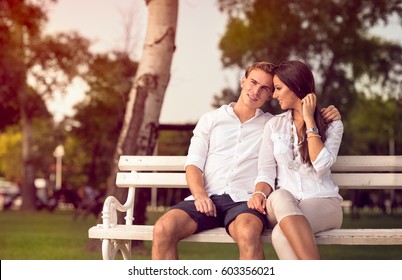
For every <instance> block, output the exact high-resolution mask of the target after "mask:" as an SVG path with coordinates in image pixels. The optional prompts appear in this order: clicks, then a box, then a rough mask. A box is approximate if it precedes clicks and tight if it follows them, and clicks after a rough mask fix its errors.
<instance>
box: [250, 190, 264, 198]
mask: <svg viewBox="0 0 402 280" xmlns="http://www.w3.org/2000/svg"><path fill="white" fill-rule="evenodd" d="M255 194H260V195H262V196H263V197H264V199H267V195H266V194H265V193H263V192H261V191H256V192H253V193H252V194H251V196H253V195H255Z"/></svg>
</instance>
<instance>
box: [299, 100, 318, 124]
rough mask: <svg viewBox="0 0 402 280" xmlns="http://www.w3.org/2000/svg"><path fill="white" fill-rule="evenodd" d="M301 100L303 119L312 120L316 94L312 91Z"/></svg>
mask: <svg viewBox="0 0 402 280" xmlns="http://www.w3.org/2000/svg"><path fill="white" fill-rule="evenodd" d="M301 102H302V106H303V119H304V121H305V122H306V123H307V122H309V121H310V122H311V121H314V112H315V107H316V106H317V96H316V95H315V94H314V93H309V94H307V95H306V96H305V97H304V98H303V99H302V101H301Z"/></svg>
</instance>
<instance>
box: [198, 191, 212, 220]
mask: <svg viewBox="0 0 402 280" xmlns="http://www.w3.org/2000/svg"><path fill="white" fill-rule="evenodd" d="M194 205H195V208H196V209H197V211H198V212H200V213H204V214H205V215H207V216H213V217H216V207H215V204H214V203H213V202H212V200H211V199H210V198H209V197H208V196H202V197H197V198H195V200H194Z"/></svg>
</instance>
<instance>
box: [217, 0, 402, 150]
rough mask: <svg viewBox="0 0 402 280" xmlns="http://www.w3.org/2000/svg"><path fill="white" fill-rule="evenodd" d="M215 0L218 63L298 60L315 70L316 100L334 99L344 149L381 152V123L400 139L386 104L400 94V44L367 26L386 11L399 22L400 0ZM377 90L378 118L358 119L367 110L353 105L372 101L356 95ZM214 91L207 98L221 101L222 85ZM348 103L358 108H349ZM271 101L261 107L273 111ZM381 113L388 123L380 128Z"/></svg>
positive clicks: (330, 101) (382, 19)
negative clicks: (223, 23)
mask: <svg viewBox="0 0 402 280" xmlns="http://www.w3.org/2000/svg"><path fill="white" fill-rule="evenodd" d="M219 4H220V8H221V10H222V11H224V12H227V13H228V15H229V19H228V23H227V27H226V32H225V33H224V34H223V36H222V38H221V40H220V44H219V47H220V49H221V51H222V62H223V64H224V66H226V67H229V66H237V67H239V68H240V69H244V68H245V67H246V66H247V65H249V64H251V63H252V62H255V61H260V60H265V61H271V62H273V63H279V62H281V61H283V60H287V59H301V60H304V61H305V62H307V63H308V64H309V65H310V66H311V67H312V69H313V70H314V72H315V78H316V83H317V87H316V88H317V92H316V94H317V95H318V96H319V102H320V106H321V107H326V106H328V105H330V104H332V105H335V106H336V107H337V108H338V109H339V111H340V112H341V115H342V119H343V121H344V122H345V123H346V133H347V134H348V135H345V139H347V140H348V141H347V145H348V146H350V147H347V148H343V149H342V150H343V151H344V152H348V153H349V152H350V153H367V154H376V153H384V152H385V151H386V149H385V146H386V142H387V138H388V139H389V137H391V134H390V132H389V131H391V130H389V129H393V130H394V135H395V137H396V139H397V143H401V141H402V140H401V137H400V132H399V131H398V130H397V129H396V128H395V127H394V123H395V121H397V120H398V119H400V114H398V113H397V112H395V111H394V108H395V106H396V105H397V104H399V103H400V99H401V96H402V88H401V83H402V75H401V74H402V68H401V65H402V46H401V44H400V43H398V42H394V41H387V40H385V39H384V38H380V37H377V36H373V35H370V33H369V31H370V28H372V27H374V26H376V25H378V24H381V23H385V24H386V23H387V22H388V20H389V19H390V17H391V16H394V17H395V18H396V20H399V21H400V22H402V20H401V19H402V1H401V0H392V1H385V0H381V1H371V0H359V1H346V0H341V1H338V0H330V1H319V0H306V1H298V0H290V1H285V2H284V1H281V0H273V1H264V0H248V1H240V0H219ZM377 95H379V96H382V101H380V100H377V101H379V102H381V104H383V105H384V104H386V106H378V107H376V108H377V109H378V110H377V111H376V115H375V118H376V119H378V125H377V126H376V125H374V123H373V122H371V119H372V118H373V115H371V117H370V122H368V123H367V124H365V125H363V124H364V122H367V121H368V118H367V117H368V115H367V114H364V115H361V116H360V115H358V112H359V113H361V112H363V111H366V110H367V109H364V106H365V105H363V104H366V103H367V104H370V106H371V103H372V101H370V99H368V100H367V101H364V99H365V98H372V96H377ZM222 96H223V97H217V98H215V99H217V100H218V101H219V102H220V103H222V100H225V99H227V98H228V96H227V90H225V91H224V92H223V95H222ZM228 101H230V100H228ZM374 102H375V101H374ZM215 103H216V102H215ZM268 108H269V109H268ZM356 108H361V109H358V112H357V110H356ZM271 109H272V106H271V107H267V108H265V110H270V111H271V112H273V113H277V110H271ZM386 110H391V112H383V111H386ZM392 114H393V115H392ZM390 116H393V118H392V117H390ZM382 117H385V119H384V121H382V122H381V121H380V120H381V118H382ZM395 118H396V119H395ZM389 121H391V123H392V125H391V126H392V127H391V128H386V127H382V129H380V127H379V126H380V125H381V124H382V125H384V123H387V122H389ZM355 125H357V127H355ZM362 130H364V131H362ZM384 130H385V131H384ZM353 131H359V132H360V133H359V134H356V133H354V132H353ZM378 131H383V132H384V134H383V135H378ZM354 137H357V138H354ZM399 152H400V151H399Z"/></svg>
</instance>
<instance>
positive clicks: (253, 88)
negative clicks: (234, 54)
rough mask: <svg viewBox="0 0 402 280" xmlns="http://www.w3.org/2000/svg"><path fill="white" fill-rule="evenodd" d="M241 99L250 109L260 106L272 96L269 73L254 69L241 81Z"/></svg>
mask: <svg viewBox="0 0 402 280" xmlns="http://www.w3.org/2000/svg"><path fill="white" fill-rule="evenodd" d="M241 88H242V91H241V94H240V99H241V101H242V102H243V103H244V104H245V105H246V106H248V107H250V108H252V109H257V108H260V107H261V106H262V105H264V103H265V102H266V101H268V100H269V99H270V98H271V97H272V93H273V88H274V86H273V81H272V76H271V75H270V74H267V73H265V72H264V71H263V70H260V69H254V70H252V71H251V72H250V73H249V75H248V77H247V78H246V77H243V79H242V81H241Z"/></svg>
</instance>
